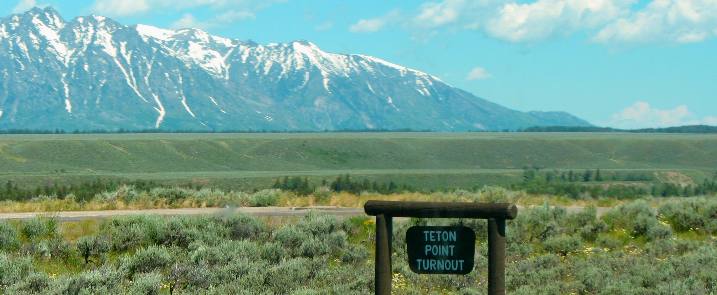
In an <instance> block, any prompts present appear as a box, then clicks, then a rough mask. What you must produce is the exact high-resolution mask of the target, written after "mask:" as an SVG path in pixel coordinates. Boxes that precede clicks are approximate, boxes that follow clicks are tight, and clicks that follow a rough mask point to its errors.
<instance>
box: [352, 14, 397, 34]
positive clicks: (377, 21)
mask: <svg viewBox="0 0 717 295" xmlns="http://www.w3.org/2000/svg"><path fill="white" fill-rule="evenodd" d="M399 18H400V13H399V12H398V10H393V11H391V12H389V13H388V14H386V15H384V16H380V17H376V18H370V19H360V20H359V21H358V22H356V23H355V24H352V25H351V26H349V31H350V32H352V33H373V32H377V31H380V30H381V29H383V28H384V27H385V26H386V25H388V24H389V23H392V22H396V21H398V20H399Z"/></svg>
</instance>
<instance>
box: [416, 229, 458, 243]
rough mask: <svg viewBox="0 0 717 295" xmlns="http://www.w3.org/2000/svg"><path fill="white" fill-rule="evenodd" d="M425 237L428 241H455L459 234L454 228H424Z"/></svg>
mask: <svg viewBox="0 0 717 295" xmlns="http://www.w3.org/2000/svg"><path fill="white" fill-rule="evenodd" d="M423 237H424V239H423V240H424V241H426V242H455V241H456V240H457V239H458V234H457V233H456V231H453V230H452V231H445V230H424V231H423Z"/></svg>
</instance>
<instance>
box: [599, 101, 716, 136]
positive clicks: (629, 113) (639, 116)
mask: <svg viewBox="0 0 717 295" xmlns="http://www.w3.org/2000/svg"><path fill="white" fill-rule="evenodd" d="M700 124H706V125H717V117H704V118H699V117H697V116H696V115H695V114H693V113H692V112H690V110H689V108H688V107H687V106H685V105H680V106H677V107H675V108H673V109H666V110H662V109H658V108H654V107H652V106H651V105H650V104H649V103H647V102H644V101H638V102H636V103H635V104H633V105H631V106H629V107H627V108H625V109H623V110H622V111H620V112H618V113H616V114H614V115H612V117H611V118H610V121H609V122H608V125H609V126H611V127H616V128H624V129H637V128H661V127H671V126H682V125H700Z"/></svg>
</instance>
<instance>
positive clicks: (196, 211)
mask: <svg viewBox="0 0 717 295" xmlns="http://www.w3.org/2000/svg"><path fill="white" fill-rule="evenodd" d="M518 208H519V210H520V209H525V207H518ZM566 209H567V210H568V212H571V213H573V212H578V211H581V210H582V209H584V208H583V207H567V208H566ZM609 209H610V208H597V214H598V215H602V214H604V213H605V212H606V211H607V210H609ZM310 211H314V212H317V213H325V214H331V215H335V216H365V215H366V214H365V213H364V211H363V208H338V207H330V206H326V207H321V206H320V207H242V208H185V209H148V210H104V211H63V212H28V213H0V220H12V219H16V220H22V219H31V218H34V217H37V216H45V217H48V216H52V217H56V218H57V219H59V220H62V221H77V220H84V219H102V218H110V217H118V216H131V215H158V216H183V215H184V216H186V215H217V214H219V215H220V214H232V213H244V214H249V215H254V216H303V215H305V214H307V213H308V212H310Z"/></svg>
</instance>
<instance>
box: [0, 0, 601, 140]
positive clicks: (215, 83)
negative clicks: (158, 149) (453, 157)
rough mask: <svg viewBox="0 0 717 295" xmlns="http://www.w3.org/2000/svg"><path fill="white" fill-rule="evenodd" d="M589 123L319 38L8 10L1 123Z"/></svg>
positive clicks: (174, 126)
mask: <svg viewBox="0 0 717 295" xmlns="http://www.w3.org/2000/svg"><path fill="white" fill-rule="evenodd" d="M557 125H559V126H590V123H588V122H586V121H584V120H582V119H580V118H577V117H575V116H572V115H570V114H567V113H564V112H520V111H516V110H513V109H509V108H506V107H504V106H501V105H498V104H495V103H492V102H490V101H488V100H485V99H483V98H479V97H477V96H475V95H473V94H471V93H469V92H467V91H463V90H461V89H458V88H455V87H453V86H451V85H449V84H447V83H445V82H443V81H441V80H440V79H439V78H437V77H435V76H433V75H430V74H428V73H424V72H421V71H418V70H414V69H410V68H407V67H404V66H401V65H396V64H393V63H391V62H388V61H385V60H382V59H379V58H376V57H372V56H367V55H361V54H338V53H331V52H327V51H324V50H322V49H321V48H319V47H318V46H317V45H316V44H313V43H311V42H308V41H294V42H288V43H278V44H275V43H272V44H257V43H254V42H251V41H242V40H237V39H228V38H223V37H219V36H214V35H211V34H208V33H207V32H205V31H202V30H199V29H179V30H166V29H161V28H156V27H152V26H147V25H141V24H140V25H131V26H127V25H123V24H120V23H118V22H116V21H114V20H112V19H110V18H107V17H103V16H97V15H92V16H85V17H76V18H74V19H71V20H65V19H63V18H62V17H61V16H60V15H59V13H57V11H55V10H54V9H52V8H51V7H48V8H44V9H41V8H33V9H32V10H30V11H27V12H25V13H22V14H13V15H11V16H8V17H5V18H0V130H3V129H4V130H10V129H14V130H18V129H25V130H55V129H58V130H65V131H72V130H79V131H89V130H119V129H124V130H149V129H155V130H168V131H176V130H188V131H206V132H212V131H227V130H265V131H323V130H331V131H337V130H409V129H410V130H432V131H476V130H482V131H495V130H516V129H520V128H526V127H530V126H557Z"/></svg>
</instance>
